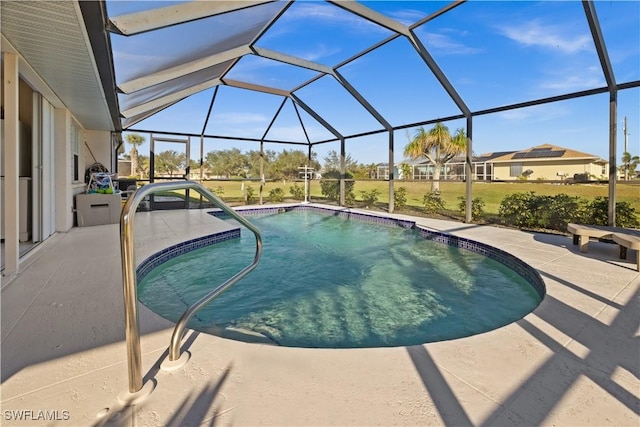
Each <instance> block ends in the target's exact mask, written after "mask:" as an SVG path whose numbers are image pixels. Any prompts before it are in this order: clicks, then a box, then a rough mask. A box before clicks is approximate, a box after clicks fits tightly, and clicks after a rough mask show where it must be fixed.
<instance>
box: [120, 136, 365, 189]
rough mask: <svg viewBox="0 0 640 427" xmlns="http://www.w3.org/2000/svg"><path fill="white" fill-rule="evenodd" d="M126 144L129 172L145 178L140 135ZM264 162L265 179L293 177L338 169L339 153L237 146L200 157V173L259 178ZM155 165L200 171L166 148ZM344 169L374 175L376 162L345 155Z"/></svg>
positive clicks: (173, 171)
mask: <svg viewBox="0 0 640 427" xmlns="http://www.w3.org/2000/svg"><path fill="white" fill-rule="evenodd" d="M126 140H127V143H128V144H129V145H130V146H131V149H130V151H129V153H128V154H125V155H124V156H123V157H124V158H128V159H129V160H131V175H132V176H137V177H141V178H144V177H145V176H149V167H150V161H149V156H145V155H140V154H139V153H138V149H137V147H138V146H140V145H141V144H143V143H144V141H145V139H144V137H143V136H141V135H138V134H128V135H127V136H126ZM261 157H262V160H263V161H264V166H263V167H264V176H265V179H296V178H299V177H300V176H301V174H300V172H301V169H300V168H303V167H304V166H308V167H309V168H313V169H314V171H315V172H321V171H322V172H328V171H335V170H340V156H339V155H338V153H337V152H336V151H333V150H332V151H329V153H328V154H327V155H326V156H325V157H324V158H323V159H322V160H323V162H322V163H321V162H320V161H319V160H318V155H317V153H315V152H312V153H311V159H309V158H308V157H307V153H306V152H305V151H303V150H283V151H280V152H276V151H274V150H265V151H264V152H263V153H262V154H261V153H260V151H258V150H249V151H246V152H242V151H240V150H239V149H238V148H231V149H225V150H214V151H209V152H208V153H206V154H205V156H204V158H203V159H202V168H203V172H204V173H205V175H206V176H208V177H217V178H260V159H261ZM154 166H155V170H156V173H159V174H166V175H169V176H175V175H178V174H184V173H185V170H186V168H187V166H189V170H190V172H191V173H194V172H196V171H199V170H200V162H199V161H197V160H193V159H189V162H188V164H187V159H186V156H185V154H184V153H179V152H177V151H175V150H166V151H162V152H159V153H155V157H154ZM345 166H346V170H347V172H349V174H350V175H351V176H353V177H354V178H359V179H363V178H365V179H366V178H375V177H376V167H377V166H376V164H375V163H371V164H362V163H358V162H357V161H356V160H355V159H353V158H352V156H351V155H350V154H347V155H346V156H345Z"/></svg>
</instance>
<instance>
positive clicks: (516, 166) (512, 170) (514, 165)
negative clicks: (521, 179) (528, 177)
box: [509, 163, 522, 176]
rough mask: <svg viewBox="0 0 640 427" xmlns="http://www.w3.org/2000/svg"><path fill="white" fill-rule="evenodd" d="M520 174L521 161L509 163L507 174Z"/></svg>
mask: <svg viewBox="0 0 640 427" xmlns="http://www.w3.org/2000/svg"><path fill="white" fill-rule="evenodd" d="M520 175H522V163H511V168H510V171H509V176H520Z"/></svg>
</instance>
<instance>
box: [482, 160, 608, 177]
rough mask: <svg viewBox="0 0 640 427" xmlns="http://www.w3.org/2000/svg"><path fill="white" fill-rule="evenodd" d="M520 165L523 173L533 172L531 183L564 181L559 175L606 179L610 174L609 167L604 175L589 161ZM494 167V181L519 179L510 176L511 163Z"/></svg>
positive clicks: (598, 166)
mask: <svg viewBox="0 0 640 427" xmlns="http://www.w3.org/2000/svg"><path fill="white" fill-rule="evenodd" d="M513 163H518V160H515V161H513ZM520 163H522V171H526V170H528V169H530V170H532V171H533V173H532V174H531V175H529V178H528V179H529V180H530V181H531V180H536V179H545V180H555V179H562V177H561V176H560V175H559V174H564V176H565V178H573V175H574V174H584V173H588V174H590V175H592V176H595V177H596V178H600V177H601V176H604V177H605V179H606V177H607V175H608V173H609V168H608V165H605V167H604V173H603V167H602V165H600V164H596V163H594V162H592V161H589V160H571V159H562V160H557V161H538V162H531V161H529V162H527V161H522V162H520ZM493 167H494V169H493V179H494V180H501V181H515V180H517V179H518V177H517V176H510V171H511V163H494V164H493Z"/></svg>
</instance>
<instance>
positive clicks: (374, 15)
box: [329, 0, 409, 36]
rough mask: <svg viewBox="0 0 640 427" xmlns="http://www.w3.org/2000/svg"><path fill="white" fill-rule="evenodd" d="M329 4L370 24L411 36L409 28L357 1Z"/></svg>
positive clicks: (332, 0) (344, 0) (332, 1)
mask: <svg viewBox="0 0 640 427" xmlns="http://www.w3.org/2000/svg"><path fill="white" fill-rule="evenodd" d="M329 3H332V4H334V5H336V6H338V7H340V8H342V9H345V10H347V11H349V12H351V13H353V14H354V15H357V16H359V17H361V18H364V19H366V20H367V21H369V22H373V23H375V24H378V25H380V26H382V27H384V28H386V29H388V30H390V31H393V32H394V33H398V34H404V35H405V36H408V35H409V29H408V28H407V26H405V25H403V24H401V23H400V22H398V21H396V20H393V19H391V18H389V17H388V16H385V15H383V14H381V13H378V12H376V11H375V10H372V9H369V8H368V7H366V6H364V5H362V4H361V3H359V2H357V1H352V0H340V1H334V0H329Z"/></svg>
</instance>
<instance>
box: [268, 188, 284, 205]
mask: <svg viewBox="0 0 640 427" xmlns="http://www.w3.org/2000/svg"><path fill="white" fill-rule="evenodd" d="M283 200H284V190H283V189H282V188H280V187H276V188H274V189H272V190H270V191H269V201H270V202H271V203H278V202H281V201H283Z"/></svg>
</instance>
